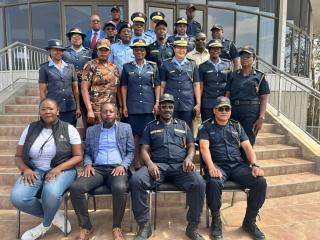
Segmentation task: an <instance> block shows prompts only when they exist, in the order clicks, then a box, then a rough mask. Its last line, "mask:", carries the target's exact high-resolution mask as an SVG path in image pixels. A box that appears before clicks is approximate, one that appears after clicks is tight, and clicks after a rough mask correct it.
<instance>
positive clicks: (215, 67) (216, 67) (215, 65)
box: [208, 58, 221, 72]
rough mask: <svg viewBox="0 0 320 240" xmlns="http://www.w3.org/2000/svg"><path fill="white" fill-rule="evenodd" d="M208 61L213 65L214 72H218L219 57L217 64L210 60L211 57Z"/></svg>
mask: <svg viewBox="0 0 320 240" xmlns="http://www.w3.org/2000/svg"><path fill="white" fill-rule="evenodd" d="M208 62H209V63H211V64H212V65H213V66H214V69H215V70H216V72H218V70H219V64H220V63H221V59H220V58H219V61H218V63H217V64H215V63H214V62H212V61H211V59H209V60H208Z"/></svg>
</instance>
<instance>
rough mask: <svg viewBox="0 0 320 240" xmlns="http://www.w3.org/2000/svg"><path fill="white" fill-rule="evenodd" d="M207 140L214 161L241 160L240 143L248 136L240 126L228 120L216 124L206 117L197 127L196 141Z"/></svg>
mask: <svg viewBox="0 0 320 240" xmlns="http://www.w3.org/2000/svg"><path fill="white" fill-rule="evenodd" d="M200 140H208V141H209V142H210V146H209V149H210V153H211V157H212V161H213V162H214V163H218V164H219V163H226V164H228V163H234V162H241V161H243V160H242V157H241V152H240V143H241V142H243V141H246V140H248V136H247V134H246V133H245V131H244V130H243V128H242V126H241V125H240V124H239V123H238V122H236V121H234V120H229V122H228V123H227V125H226V126H221V125H219V124H217V123H216V122H215V121H214V120H212V119H208V120H207V121H205V122H203V123H202V124H201V126H200V128H199V132H198V137H197V141H200Z"/></svg>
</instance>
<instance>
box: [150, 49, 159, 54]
mask: <svg viewBox="0 0 320 240" xmlns="http://www.w3.org/2000/svg"><path fill="white" fill-rule="evenodd" d="M150 52H152V53H158V52H159V50H157V49H155V50H151V51H150Z"/></svg>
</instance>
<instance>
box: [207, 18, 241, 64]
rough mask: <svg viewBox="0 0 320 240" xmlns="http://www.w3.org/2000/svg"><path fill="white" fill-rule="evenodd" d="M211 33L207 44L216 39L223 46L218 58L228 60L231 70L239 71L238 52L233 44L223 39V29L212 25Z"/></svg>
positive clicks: (217, 25) (218, 25)
mask: <svg viewBox="0 0 320 240" xmlns="http://www.w3.org/2000/svg"><path fill="white" fill-rule="evenodd" d="M211 33H212V40H211V41H209V44H210V43H211V42H214V40H216V39H218V40H220V41H221V43H222V45H223V48H222V53H221V55H220V58H222V59H228V60H230V61H232V63H233V69H234V70H237V69H239V68H240V58H239V53H238V50H237V48H236V46H235V45H234V42H232V41H231V40H229V39H226V38H224V37H223V27H222V26H221V25H220V24H214V25H213V26H212V28H211Z"/></svg>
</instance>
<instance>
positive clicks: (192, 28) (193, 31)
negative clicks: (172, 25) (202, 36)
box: [187, 21, 201, 37]
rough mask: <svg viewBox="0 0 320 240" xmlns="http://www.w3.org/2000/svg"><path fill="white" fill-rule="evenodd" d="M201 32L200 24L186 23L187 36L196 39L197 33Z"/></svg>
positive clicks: (194, 22)
mask: <svg viewBox="0 0 320 240" xmlns="http://www.w3.org/2000/svg"><path fill="white" fill-rule="evenodd" d="M199 32H201V24H200V23H199V22H197V21H192V22H188V28H187V34H188V36H192V37H196V35H197V33H199Z"/></svg>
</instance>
